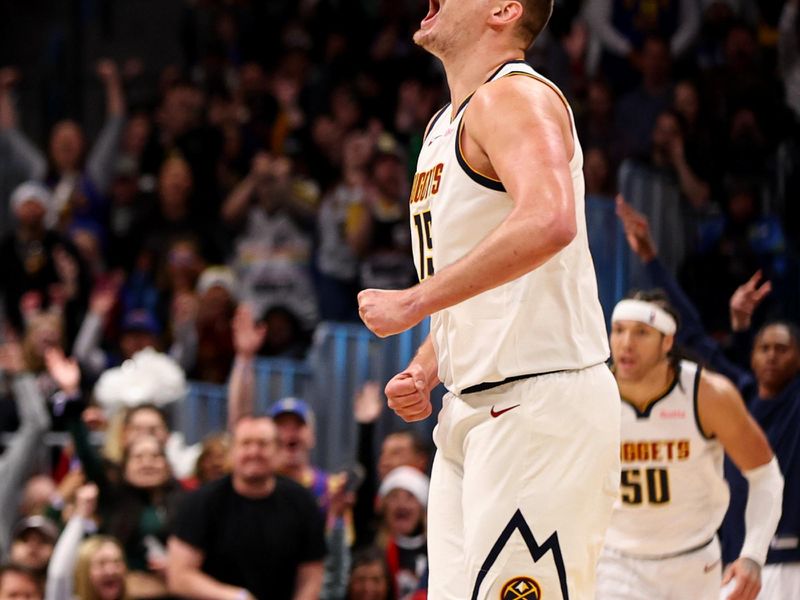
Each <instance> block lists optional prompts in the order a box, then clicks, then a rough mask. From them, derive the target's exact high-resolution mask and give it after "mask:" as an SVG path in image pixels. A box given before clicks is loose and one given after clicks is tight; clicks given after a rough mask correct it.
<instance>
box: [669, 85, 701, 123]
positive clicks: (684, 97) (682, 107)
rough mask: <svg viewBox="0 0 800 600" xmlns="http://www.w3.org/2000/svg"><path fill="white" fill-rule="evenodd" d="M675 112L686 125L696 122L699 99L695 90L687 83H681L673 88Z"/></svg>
mask: <svg viewBox="0 0 800 600" xmlns="http://www.w3.org/2000/svg"><path fill="white" fill-rule="evenodd" d="M674 105H675V110H677V111H678V112H679V113H680V114H681V115H683V118H684V119H686V122H687V123H695V122H697V117H698V114H699V113H700V98H699V97H698V95H697V88H695V87H694V84H692V83H690V82H689V81H681V82H680V83H679V84H678V85H676V86H675V100H674Z"/></svg>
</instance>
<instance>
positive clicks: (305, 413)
mask: <svg viewBox="0 0 800 600" xmlns="http://www.w3.org/2000/svg"><path fill="white" fill-rule="evenodd" d="M281 415H295V416H297V417H299V418H300V419H301V420H302V421H303V423H310V422H311V421H312V420H313V418H314V411H312V410H311V407H310V406H309V405H308V403H307V402H305V401H303V400H300V399H299V398H291V397H290V398H281V399H280V400H278V401H277V402H276V403H275V404H273V405H272V406H271V407H270V409H269V416H270V417H272V418H273V419H276V418H278V417H279V416H281Z"/></svg>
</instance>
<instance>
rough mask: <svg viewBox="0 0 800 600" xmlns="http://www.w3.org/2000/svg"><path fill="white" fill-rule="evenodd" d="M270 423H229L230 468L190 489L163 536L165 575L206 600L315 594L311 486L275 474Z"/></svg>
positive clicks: (172, 584)
mask: <svg viewBox="0 0 800 600" xmlns="http://www.w3.org/2000/svg"><path fill="white" fill-rule="evenodd" d="M275 453H276V430H275V425H274V423H273V422H272V420H271V419H269V418H267V417H245V418H243V419H242V420H240V421H239V422H238V423H237V424H236V426H235V428H234V431H233V447H232V449H231V464H232V474H231V475H230V476H228V477H225V478H223V479H220V480H217V481H215V482H212V483H210V484H209V485H207V486H205V487H203V488H201V489H200V490H198V491H197V492H195V493H193V494H191V495H190V496H189V497H188V498H187V499H186V502H185V503H184V505H183V507H182V509H181V511H180V512H179V514H178V516H177V518H176V523H175V527H174V531H173V535H172V537H171V538H170V540H169V569H168V583H169V588H170V591H171V592H172V593H173V594H175V595H178V596H182V597H187V598H197V599H208V600H251V599H258V600H266V599H267V598H269V600H317V598H318V597H319V593H320V589H321V587H322V574H323V567H322V560H323V558H324V555H325V539H324V523H323V520H322V516H321V515H320V512H319V509H318V508H317V505H316V502H315V501H314V498H313V497H312V496H311V494H310V493H309V492H308V491H307V490H305V489H304V488H303V487H302V486H300V485H299V484H297V483H295V482H293V481H291V480H289V479H286V478H283V477H280V476H276V475H275V470H274V466H275Z"/></svg>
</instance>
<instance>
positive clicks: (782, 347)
mask: <svg viewBox="0 0 800 600" xmlns="http://www.w3.org/2000/svg"><path fill="white" fill-rule="evenodd" d="M750 366H751V367H752V369H753V373H754V374H755V376H756V380H758V384H759V386H760V387H762V388H764V389H766V390H767V391H768V392H769V394H770V395H774V394H777V393H779V392H780V391H781V390H783V388H784V387H786V385H787V384H788V383H789V381H790V380H791V379H792V378H794V377H795V376H797V374H798V373H800V348H798V346H797V341H796V340H792V335H791V332H790V331H789V329H788V328H787V327H786V326H785V325H780V324H775V325H769V326H767V327H766V328H764V330H763V331H762V332H761V333H760V335H759V336H758V337H757V338H756V340H755V343H754V345H753V350H752V353H751V356H750Z"/></svg>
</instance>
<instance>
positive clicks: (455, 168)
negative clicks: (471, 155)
mask: <svg viewBox="0 0 800 600" xmlns="http://www.w3.org/2000/svg"><path fill="white" fill-rule="evenodd" d="M508 76H528V77H532V78H533V79H536V80H538V81H540V82H541V83H542V85H547V86H548V87H550V88H552V89H553V90H554V91H555V92H556V93H557V94H558V95H559V96H560V97H561V99H562V100H563V102H564V105H565V107H566V108H567V110H568V111H569V117H570V122H571V125H572V132H573V139H574V141H575V153H574V155H573V157H572V159H571V160H570V163H569V168H570V173H571V175H572V187H573V191H574V195H575V210H576V213H577V214H576V220H577V224H578V226H577V235H576V236H575V239H574V240H573V241H572V242H571V243H570V244H569V245H568V246H567V247H566V248H564V249H563V250H561V251H560V252H559V253H558V254H556V255H555V256H553V257H552V258H551V259H550V260H548V261H547V262H546V263H544V264H543V265H541V266H540V267H538V268H537V269H535V270H533V271H531V272H530V273H528V274H526V275H524V276H522V277H520V278H519V279H516V280H514V281H511V282H509V283H506V284H504V285H502V286H500V287H497V288H494V289H492V290H489V291H487V292H484V293H482V294H479V295H478V296H475V297H473V298H470V299H469V300H466V301H464V302H461V303H460V304H457V305H455V306H452V307H450V308H447V309H444V310H442V311H439V312H437V313H435V314H433V315H432V316H431V336H432V339H433V343H434V347H435V349H436V356H437V357H438V361H439V379H440V380H441V381H442V382H443V383H444V384H445V386H446V387H447V389H448V390H450V391H451V392H453V393H455V394H460V393H461V392H462V391H465V390H466V391H470V390H469V388H471V387H473V386H476V385H480V384H484V383H492V382H500V381H504V380H506V379H509V378H512V377H523V376H526V375H535V374H540V373H549V372H552V371H562V370H574V369H582V368H585V367H589V366H592V365H596V364H599V363H602V362H604V361H605V360H606V359H607V358H608V355H609V350H608V339H607V335H606V329H605V322H604V319H603V312H602V308H601V307H600V302H599V300H598V295H597V281H596V279H595V272H594V265H593V263H592V258H591V255H590V254H589V244H588V240H587V236H586V219H585V209H584V191H585V190H584V181H583V153H582V151H581V147H580V144H579V142H578V138H577V134H576V133H575V121H574V118H573V115H572V110H571V109H570V108H569V104H568V103H567V101H566V99H565V98H564V96H563V94H562V93H561V92H560V91H559V90H558V88H557V87H556V86H555V85H554V84H553V83H551V82H550V81H548V80H547V79H545V78H544V77H542V76H541V75H539V74H538V73H536V72H535V71H534V70H533V68H532V67H531V66H530V65H528V64H526V63H525V62H524V61H512V62H509V63H506V64H504V65H503V66H501V67H500V68H499V69H498V70H497V71H496V72H495V74H494V75H493V76H492V77H491V78H490V79H489V80H488V81H494V80H496V79H499V78H501V77H508ZM488 81H487V83H488ZM468 102H469V98H468V99H467V100H466V101H465V102H464V103H463V104H462V105H461V106H460V107H459V108H458V110H457V112H456V114H455V115H452V114H451V113H452V111H451V106H450V105H448V106H446V107H444V108H443V109H442V110H441V111H440V112H439V113H438V114H437V115H436V116H435V117H434V118H433V120H432V121H431V124H430V126H429V130H428V133H427V135H426V137H425V139H424V141H423V147H422V151H421V153H420V156H419V161H418V164H417V174H416V176H415V177H414V182H413V184H412V191H411V198H410V216H411V232H412V236H413V239H414V243H413V251H414V262H415V264H416V268H417V275H418V276H419V279H420V281H422V280H424V279H426V278H427V277H429V276H430V275H432V274H434V273H435V272H436V271H437V270H439V269H442V268H444V267H446V266H447V265H449V264H451V263H453V262H455V261H457V260H459V259H460V258H462V257H463V256H465V255H466V254H467V253H469V252H470V250H472V249H473V248H474V247H475V246H476V245H477V244H478V243H479V242H480V241H481V240H483V239H484V238H485V237H486V236H487V235H488V234H489V233H490V232H491V231H492V230H494V229H495V228H496V227H497V226H498V225H500V223H501V222H502V221H503V220H504V219H505V218H506V217H507V216H508V214H509V213H510V212H511V209H512V207H513V204H514V203H513V201H512V199H511V197H510V196H509V195H508V193H506V191H505V188H504V187H503V184H502V183H501V182H500V181H498V180H496V179H492V178H489V177H487V176H485V175H482V174H480V173H478V172H476V171H475V170H473V169H472V168H471V167H470V166H469V165H468V164H467V161H466V160H465V159H464V157H463V156H462V154H461V151H460V142H461V129H462V119H463V117H464V111H465V109H466V107H467V104H468ZM451 116H452V120H451ZM467 127H469V123H467ZM509 151H513V149H509ZM531 234H532V235H535V234H536V232H531Z"/></svg>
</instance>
